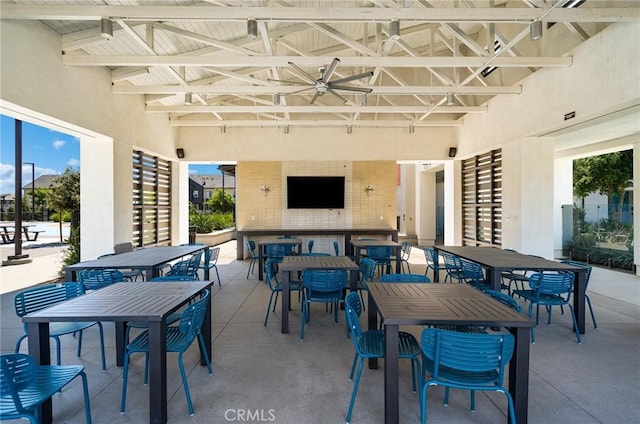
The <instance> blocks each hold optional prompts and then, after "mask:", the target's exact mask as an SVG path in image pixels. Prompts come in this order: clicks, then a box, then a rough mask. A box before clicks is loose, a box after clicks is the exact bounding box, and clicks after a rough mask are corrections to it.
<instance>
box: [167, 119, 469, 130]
mask: <svg viewBox="0 0 640 424" xmlns="http://www.w3.org/2000/svg"><path fill="white" fill-rule="evenodd" d="M169 124H170V125H171V126H172V127H227V128H252V127H253V128H259V127H265V128H267V127H272V128H273V127H284V126H292V127H321V128H326V127H346V126H351V127H356V128H358V127H360V128H409V127H410V126H414V127H416V128H418V127H461V126H462V121H460V120H451V121H436V120H430V121H421V122H417V123H416V124H413V125H412V124H411V123H410V122H407V121H396V120H389V121H384V120H380V121H365V120H359V121H350V120H324V119H321V120H289V121H287V120H280V121H254V120H241V119H238V120H227V121H214V120H206V119H205V120H202V119H174V118H173V117H172V118H171V119H170V121H169Z"/></svg>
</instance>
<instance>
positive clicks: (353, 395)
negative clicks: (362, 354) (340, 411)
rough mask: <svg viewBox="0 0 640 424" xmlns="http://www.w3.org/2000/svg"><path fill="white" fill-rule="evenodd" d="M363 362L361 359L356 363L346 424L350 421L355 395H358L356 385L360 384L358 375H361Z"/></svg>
mask: <svg viewBox="0 0 640 424" xmlns="http://www.w3.org/2000/svg"><path fill="white" fill-rule="evenodd" d="M363 363H364V360H363V359H362V358H361V359H360V361H359V362H358V373H357V374H356V381H355V382H354V383H353V392H351V402H349V410H348V411H347V418H346V419H345V421H346V423H347V424H349V422H350V421H351V413H352V412H353V405H354V404H355V402H356V394H357V393H358V384H360V375H362V364H363Z"/></svg>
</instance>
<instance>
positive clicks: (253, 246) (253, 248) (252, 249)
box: [247, 240, 256, 256]
mask: <svg viewBox="0 0 640 424" xmlns="http://www.w3.org/2000/svg"><path fill="white" fill-rule="evenodd" d="M247 249H249V255H250V256H255V255H256V242H255V241H253V240H247Z"/></svg>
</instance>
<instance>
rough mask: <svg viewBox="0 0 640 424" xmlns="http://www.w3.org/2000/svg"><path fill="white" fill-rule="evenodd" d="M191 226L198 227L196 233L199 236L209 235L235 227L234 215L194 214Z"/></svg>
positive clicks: (190, 221) (191, 216)
mask: <svg viewBox="0 0 640 424" xmlns="http://www.w3.org/2000/svg"><path fill="white" fill-rule="evenodd" d="M189 225H192V226H194V227H196V233H198V234H208V233H210V232H212V231H215V230H224V229H225V228H230V227H233V214H230V213H214V214H206V213H194V214H191V215H190V216H189Z"/></svg>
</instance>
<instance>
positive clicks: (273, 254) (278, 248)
mask: <svg viewBox="0 0 640 424" xmlns="http://www.w3.org/2000/svg"><path fill="white" fill-rule="evenodd" d="M265 252H266V253H267V256H268V257H269V258H281V257H283V256H286V255H287V254H289V253H290V252H291V246H287V245H286V244H267V245H266V246H265Z"/></svg>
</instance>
